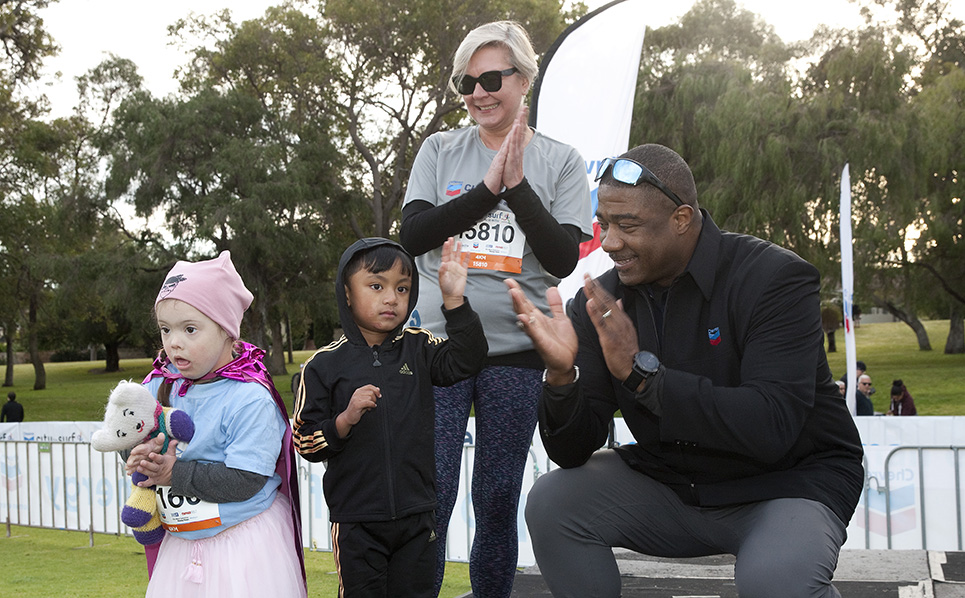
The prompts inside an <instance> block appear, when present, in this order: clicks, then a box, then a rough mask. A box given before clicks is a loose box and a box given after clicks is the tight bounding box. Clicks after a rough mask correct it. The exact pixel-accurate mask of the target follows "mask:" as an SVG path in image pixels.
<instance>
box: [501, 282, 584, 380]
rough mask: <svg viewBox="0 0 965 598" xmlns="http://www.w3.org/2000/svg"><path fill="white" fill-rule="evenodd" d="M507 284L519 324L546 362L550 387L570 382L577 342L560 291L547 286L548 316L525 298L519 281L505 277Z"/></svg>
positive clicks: (572, 375)
mask: <svg viewBox="0 0 965 598" xmlns="http://www.w3.org/2000/svg"><path fill="white" fill-rule="evenodd" d="M506 286H507V287H509V295H510V297H511V298H512V300H513V310H514V311H515V312H516V321H517V322H518V325H519V327H520V328H522V329H523V331H524V332H525V333H526V334H527V335H529V338H530V339H532V341H533V346H534V347H535V348H536V352H537V353H539V354H540V357H542V358H543V362H544V363H545V364H546V382H547V383H549V384H550V385H551V386H561V385H563V384H569V383H570V382H573V379H574V377H575V374H574V370H573V364H574V363H575V362H576V351H577V349H578V348H579V343H578V341H577V338H576V331H575V330H574V329H573V324H572V322H570V319H569V317H567V315H566V312H565V311H564V310H563V300H562V298H561V297H560V292H559V290H558V289H557V288H556V287H550V288H549V289H547V291H546V301H547V303H548V304H549V308H550V315H549V316H547V315H546V314H544V313H543V312H542V311H540V310H539V308H537V307H536V306H535V305H533V302H532V301H530V300H529V298H528V297H526V293H524V292H523V289H522V288H520V286H519V283H518V282H516V281H515V280H513V279H511V278H507V279H506Z"/></svg>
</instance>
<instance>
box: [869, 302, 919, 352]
mask: <svg viewBox="0 0 965 598" xmlns="http://www.w3.org/2000/svg"><path fill="white" fill-rule="evenodd" d="M872 299H873V300H874V303H875V305H877V306H878V307H880V308H882V309H885V310H887V311H888V313H890V314H891V315H893V316H894V317H896V318H898V319H899V320H901V321H902V322H904V323H905V324H908V326H909V327H910V328H911V329H912V330H914V331H915V336H916V337H917V338H918V350H919V351H931V341H929V340H928V331H927V330H925V327H924V326H923V325H922V323H921V320H919V319H918V316H917V315H915V314H914V313H913V312H912V311H911V310H907V311H906V310H904V309H901V308H900V307H898V306H897V305H895V304H894V303H892V302H890V301H885V300H884V299H882V298H881V297H878V296H877V295H875V296H873V297H872Z"/></svg>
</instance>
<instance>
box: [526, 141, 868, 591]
mask: <svg viewBox="0 0 965 598" xmlns="http://www.w3.org/2000/svg"><path fill="white" fill-rule="evenodd" d="M648 167H649V168H648ZM598 179H600V187H599V207H598V209H597V219H598V221H599V223H600V226H601V229H602V243H603V249H604V250H605V251H607V253H608V254H609V255H610V257H611V258H613V261H614V268H613V269H612V270H610V271H609V272H607V273H605V274H603V275H602V276H600V277H599V278H597V279H595V280H590V279H589V278H588V279H587V281H586V283H585V285H584V288H583V289H582V290H581V291H580V292H579V293H578V294H577V296H576V298H575V299H574V301H573V304H572V306H571V310H572V311H571V316H570V318H571V319H568V318H567V317H566V315H565V314H564V312H563V307H562V304H561V301H560V298H559V295H558V293H556V292H555V290H551V291H550V293H549V297H550V307H551V310H552V314H551V316H549V317H548V316H546V315H544V314H543V313H542V312H540V311H539V310H538V309H534V308H533V306H532V304H531V303H530V302H529V300H528V298H526V297H525V294H524V293H523V292H522V290H521V289H520V288H519V286H518V285H516V284H515V283H513V282H512V281H508V282H507V284H508V286H509V287H510V293H511V295H512V296H513V303H514V308H515V309H516V312H517V314H518V319H519V322H520V325H521V326H522V327H523V328H524V329H525V330H526V331H527V333H528V334H529V335H530V336H531V337H532V338H533V341H534V344H535V345H536V347H537V350H538V351H539V352H540V354H541V356H542V357H543V360H544V362H545V364H546V374H545V384H544V388H543V394H542V397H541V399H540V413H539V417H540V434H541V435H542V440H543V443H544V445H545V446H546V449H547V451H548V453H549V456H550V457H551V458H552V459H553V460H554V461H555V462H556V463H557V464H559V465H560V466H561V467H562V469H557V470H554V471H552V472H550V473H548V474H547V475H544V476H542V477H541V478H540V479H539V480H537V483H536V485H535V486H534V488H533V489H532V491H531V492H530V493H529V495H528V499H527V508H526V519H527V523H528V525H529V528H530V533H531V535H532V538H533V547H534V551H535V554H536V560H537V562H538V563H539V566H540V571H541V573H542V574H543V577H544V579H545V580H546V583H547V585H548V586H549V588H550V590H551V591H552V592H553V595H554V596H579V597H581V598H587V597H595V596H604V597H609V596H614V597H615V596H619V594H620V577H619V571H618V569H617V566H616V562H615V559H614V557H613V554H612V550H611V547H615V546H619V547H624V548H629V549H632V550H635V551H638V552H642V553H645V554H650V555H655V556H662V557H694V556H702V555H709V554H717V553H731V554H734V555H736V556H737V564H736V567H735V580H736V583H737V589H738V592H739V593H740V595H741V596H742V598H746V597H753V596H769V597H773V596H783V597H796V596H809V597H818V596H821V597H824V596H839V595H840V594H839V593H838V591H837V590H836V589H835V588H834V586H833V585H832V584H831V578H832V577H833V573H834V569H835V566H836V564H837V557H838V552H839V550H840V548H841V545H842V544H843V543H844V541H845V538H846V535H847V534H846V528H847V524H848V521H849V520H850V518H851V515H852V514H853V512H854V508H855V505H856V504H857V501H858V498H859V496H860V492H861V488H862V483H863V470H862V465H861V457H862V449H861V442H860V438H859V437H858V433H857V430H856V428H855V426H854V422H853V420H852V419H851V415H850V414H849V413H848V410H847V406H846V405H845V403H844V402H843V401H841V398H840V395H839V394H838V390H837V387H836V386H835V383H834V381H833V378H832V376H831V371H830V369H829V367H828V364H827V358H826V356H825V353H824V345H823V336H822V329H821V314H820V298H819V290H820V282H819V276H818V272H817V270H816V269H815V268H814V267H813V266H811V265H810V264H808V263H807V262H805V261H804V260H802V259H800V258H799V257H798V256H797V255H795V254H794V253H792V252H790V251H787V250H785V249H782V248H780V247H778V246H776V245H773V244H771V243H768V242H766V241H762V240H760V239H757V238H754V237H751V236H747V235H738V234H733V233H728V232H723V231H721V230H720V229H718V228H717V226H716V225H715V224H714V222H713V220H712V219H711V218H710V215H709V214H708V213H707V212H706V211H703V210H700V208H699V206H698V204H697V192H696V185H695V184H694V179H693V175H692V174H691V172H690V168H689V167H688V166H687V164H686V163H685V162H684V160H683V159H682V158H681V157H680V156H679V155H677V154H676V153H675V152H673V151H672V150H670V149H668V148H665V147H663V146H659V145H644V146H640V147H637V148H634V149H632V150H630V151H629V152H627V153H626V154H624V155H623V156H621V157H620V158H619V159H609V160H606V161H604V162H603V164H602V165H601V167H600V171H599V173H598ZM618 410H619V411H621V412H622V415H623V417H624V419H625V422H626V424H627V426H628V427H629V429H630V431H631V432H632V433H633V437H634V440H635V443H632V444H626V445H624V446H621V447H618V448H617V449H615V450H604V451H598V450H597V449H599V447H600V446H601V445H602V444H603V443H604V441H605V440H606V437H607V431H608V426H609V423H610V421H611V419H612V418H613V416H614V414H615V412H617V411H618Z"/></svg>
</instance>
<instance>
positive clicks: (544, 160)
mask: <svg viewBox="0 0 965 598" xmlns="http://www.w3.org/2000/svg"><path fill="white" fill-rule="evenodd" d="M496 153H497V152H496V151H495V150H491V149H489V148H488V147H486V146H485V144H484V143H483V142H482V140H481V139H480V138H479V127H478V126H472V127H467V128H463V129H458V130H455V131H444V132H441V133H436V134H434V135H432V136H431V137H429V138H428V139H427V140H426V141H425V143H423V145H422V149H420V150H419V154H418V155H417V156H416V159H415V163H414V164H413V165H412V174H411V175H410V176H409V185H408V188H407V190H406V195H405V204H408V203H409V202H412V201H416V200H422V201H427V202H429V203H431V204H432V205H434V206H438V205H442V204H444V203H446V202H448V201H451V200H453V199H455V198H457V197H459V196H460V195H462V194H463V193H466V192H468V191H469V190H470V189H472V188H473V187H475V186H476V185H481V184H482V181H483V177H484V176H485V175H486V172H487V171H488V170H489V165H490V164H491V163H492V161H493V158H494V157H495V156H496ZM523 172H524V174H525V176H526V179H527V180H528V181H529V184H530V186H531V187H532V188H533V190H534V191H535V192H536V195H538V196H539V198H540V201H541V202H542V203H543V206H544V207H545V208H546V210H547V211H548V212H549V213H550V214H551V215H552V216H553V217H554V218H555V219H556V220H557V222H559V223H560V224H570V225H573V226H576V227H578V228H579V229H580V230H581V231H582V233H583V238H582V240H583V241H585V240H588V239H590V238H591V237H592V234H593V229H592V224H591V222H592V214H590V188H589V183H588V182H587V170H586V163H585V162H584V160H583V158H582V157H581V156H580V154H579V152H577V151H576V149H575V148H573V147H571V146H569V145H566V144H564V143H560V142H558V141H555V140H553V139H550V138H549V137H546V136H545V135H542V134H541V133H539V132H538V131H536V132H535V134H534V135H533V138H532V139H531V140H530V142H529V144H528V145H527V146H526V149H525V151H524V153H523ZM494 212H499V214H494V215H493V218H492V219H490V223H496V225H497V226H491V225H490V224H485V223H484V224H481V225H478V226H481V227H482V228H477V229H476V230H475V231H473V232H472V233H470V235H471V236H472V237H473V238H472V243H473V244H474V246H476V248H477V249H478V250H479V251H487V249H486V246H487V243H486V241H487V240H488V238H487V237H488V236H489V235H493V236H495V235H500V236H501V237H502V240H503V241H510V240H511V241H516V242H517V243H518V241H519V239H520V238H521V237H520V236H519V235H522V234H523V233H522V231H521V230H519V229H518V228H514V229H512V230H509V229H507V228H506V227H505V225H507V224H508V225H509V226H510V227H511V225H512V221H511V219H512V211H511V210H510V209H509V207H508V206H507V205H506V202H504V201H500V202H499V205H498V206H497V207H496V210H495V211H494ZM507 219H509V221H508V222H507ZM500 231H502V232H500ZM519 251H520V252H521V258H522V261H521V264H519V265H518V268H519V270H520V272H519V273H514V272H506V271H500V270H496V269H484V268H476V267H472V263H471V264H470V268H469V278H468V280H467V282H466V296H467V297H469V298H470V300H471V301H472V305H473V308H474V309H475V310H476V311H477V312H478V313H479V317H480V318H481V319H482V323H483V328H484V329H485V331H486V339H487V340H488V341H489V354H490V355H492V356H495V355H506V354H509V353H517V352H520V351H526V350H529V349H532V343H531V342H530V340H529V337H527V336H526V334H525V333H523V332H522V331H521V330H520V329H519V328H518V327H517V326H516V314H515V312H513V306H512V303H511V301H510V299H509V293H508V292H507V289H506V285H505V283H504V282H503V280H504V279H505V278H508V277H512V278H514V279H515V280H516V281H517V282H519V285H520V286H521V287H522V288H523V290H524V291H525V292H526V295H527V296H528V297H529V298H530V299H531V300H532V301H533V302H534V304H536V305H537V306H538V307H539V308H540V309H542V310H543V311H544V312H547V313H548V308H547V305H546V289H548V288H549V287H551V286H555V285H556V284H558V283H559V280H560V279H559V278H557V277H555V276H553V275H552V274H549V273H548V272H546V271H545V270H544V269H543V268H542V266H540V264H539V261H538V260H537V259H536V256H535V255H533V252H532V250H531V249H530V247H529V243H524V244H523V245H522V247H521V249H520V250H519ZM441 256H442V248H441V247H438V248H436V249H433V250H432V251H429V252H428V253H425V254H423V255H421V256H419V257H417V258H416V265H417V266H418V268H419V276H420V277H421V279H420V281H419V287H420V288H419V302H418V304H417V305H416V309H415V311H414V312H413V314H412V319H411V320H410V322H409V323H410V325H413V326H421V327H423V328H428V329H429V330H431V331H432V333H433V334H435V335H437V336H445V319H444V318H443V317H442V310H441V306H442V293H441V292H440V291H439V278H438V277H439V261H440V259H441ZM510 261H513V260H510ZM517 263H518V262H517Z"/></svg>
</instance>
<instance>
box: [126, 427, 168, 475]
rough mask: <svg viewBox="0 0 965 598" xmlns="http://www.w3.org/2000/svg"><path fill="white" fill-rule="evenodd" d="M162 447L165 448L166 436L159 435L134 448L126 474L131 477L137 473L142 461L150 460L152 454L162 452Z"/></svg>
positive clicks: (129, 456)
mask: <svg viewBox="0 0 965 598" xmlns="http://www.w3.org/2000/svg"><path fill="white" fill-rule="evenodd" d="M162 446H164V434H158V435H157V436H155V437H154V438H148V439H147V440H145V441H144V442H142V443H141V444H139V445H137V446H135V447H134V448H132V449H131V453H130V454H129V455H128V456H127V463H126V464H125V466H124V471H125V473H126V474H127V475H131V474H132V473H134V472H135V471H137V466H138V465H140V464H141V461H143V460H145V459H148V458H149V455H150V454H151V453H156V452H158V451H160V450H161V447H162Z"/></svg>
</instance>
